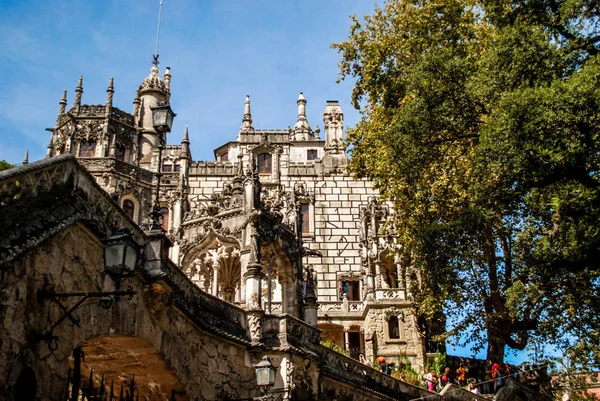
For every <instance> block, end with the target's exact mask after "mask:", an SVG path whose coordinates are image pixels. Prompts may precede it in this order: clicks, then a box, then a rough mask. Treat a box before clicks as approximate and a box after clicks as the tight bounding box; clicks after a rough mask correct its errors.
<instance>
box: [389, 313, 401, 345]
mask: <svg viewBox="0 0 600 401" xmlns="http://www.w3.org/2000/svg"><path fill="white" fill-rule="evenodd" d="M388 333H389V337H390V340H398V339H400V324H399V322H398V316H390V318H389V320H388Z"/></svg>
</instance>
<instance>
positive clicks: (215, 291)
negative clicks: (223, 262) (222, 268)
mask: <svg viewBox="0 0 600 401" xmlns="http://www.w3.org/2000/svg"><path fill="white" fill-rule="evenodd" d="M212 268H213V279H212V294H213V295H214V296H215V297H218V296H219V260H218V259H215V260H214V261H213V264H212Z"/></svg>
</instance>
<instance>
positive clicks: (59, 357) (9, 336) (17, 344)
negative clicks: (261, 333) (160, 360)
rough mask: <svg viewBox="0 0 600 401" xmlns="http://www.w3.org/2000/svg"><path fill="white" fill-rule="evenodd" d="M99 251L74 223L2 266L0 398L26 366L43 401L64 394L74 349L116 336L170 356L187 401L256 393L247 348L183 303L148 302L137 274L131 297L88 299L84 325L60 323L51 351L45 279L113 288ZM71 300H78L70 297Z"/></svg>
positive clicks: (69, 286) (72, 286)
mask: <svg viewBox="0 0 600 401" xmlns="http://www.w3.org/2000/svg"><path fill="white" fill-rule="evenodd" d="M102 257H103V256H102V245H101V243H100V242H99V240H98V238H97V237H96V236H95V235H94V234H93V233H92V232H90V231H89V230H88V229H87V228H86V227H84V226H82V225H79V224H77V225H74V226H71V227H69V228H67V229H65V230H63V231H61V232H59V233H58V234H56V235H55V236H54V237H52V238H50V239H48V240H46V241H44V242H43V243H42V244H41V245H40V246H38V247H37V248H34V249H32V250H30V251H27V252H26V253H25V254H24V255H22V256H21V257H20V258H19V259H17V260H15V261H14V262H13V263H12V264H11V266H10V268H9V269H8V270H6V271H4V272H3V273H4V277H3V280H2V283H1V288H2V304H1V309H0V313H1V315H0V317H1V318H0V323H1V326H0V356H1V359H2V360H3V361H9V362H8V363H1V364H0V377H7V378H9V380H8V381H7V382H4V383H5V384H0V399H6V400H11V396H12V395H11V391H12V389H11V387H12V386H14V384H15V382H16V378H17V376H18V375H19V373H20V371H21V370H22V369H23V367H25V366H28V367H31V368H32V369H33V371H34V372H35V374H36V377H37V383H38V397H39V399H40V401H51V400H59V399H60V397H61V396H63V395H64V393H65V389H66V378H67V372H68V366H69V356H70V355H71V352H72V350H73V349H74V348H75V347H78V346H80V345H82V344H84V343H86V342H88V341H90V340H92V339H95V338H101V337H110V336H113V335H120V336H123V335H125V336H129V337H135V338H141V339H143V340H145V341H147V342H148V343H150V344H151V345H152V346H153V347H154V348H155V349H156V350H157V351H159V352H160V353H161V354H162V355H164V357H165V359H166V360H167V361H168V362H169V364H170V366H171V367H172V369H173V372H174V373H175V375H176V376H177V377H178V378H179V380H180V381H181V384H182V386H183V388H184V389H185V392H186V395H187V397H189V399H194V400H196V399H198V400H214V399H218V398H219V397H223V396H225V395H230V396H232V397H247V396H250V395H252V391H256V389H255V385H254V369H253V367H252V364H251V362H250V357H249V355H248V353H247V351H246V348H245V347H243V346H241V345H240V344H235V343H232V342H229V341H226V340H224V339H221V338H217V337H215V336H213V335H210V334H208V333H205V332H202V331H200V330H198V329H197V327H195V326H194V325H193V324H192V323H191V322H190V320H189V318H187V317H186V316H185V315H184V314H183V313H182V312H181V311H179V310H178V309H175V308H170V307H166V306H167V305H164V306H163V307H162V308H161V307H160V303H158V304H157V302H152V301H150V302H148V301H147V300H145V297H144V287H145V286H144V284H143V282H142V280H141V278H140V277H139V276H136V277H134V278H131V279H129V280H128V281H126V283H125V285H131V286H132V287H133V288H134V290H135V291H137V293H136V295H134V297H133V298H132V299H131V300H127V299H126V298H121V299H120V300H119V302H117V303H115V304H113V305H112V307H110V308H109V309H104V308H102V307H101V306H100V304H99V303H97V302H96V303H89V304H88V305H84V306H82V307H81V308H80V309H79V310H78V311H77V312H75V313H74V315H75V316H77V317H78V318H79V319H80V322H79V325H80V326H81V327H72V326H71V324H69V322H68V321H64V322H62V323H61V324H60V325H58V327H57V328H56V329H55V331H54V333H53V334H54V335H57V336H59V338H60V340H59V343H58V349H57V350H56V351H54V352H53V353H50V351H49V349H48V347H47V346H46V344H45V343H40V342H36V341H35V339H34V335H35V333H44V332H45V331H46V330H47V329H48V328H49V327H50V326H51V325H52V324H53V323H54V322H56V321H57V319H58V318H60V316H61V313H60V309H59V308H58V306H57V305H56V304H54V303H53V302H52V301H49V300H46V301H44V302H43V303H40V302H38V300H37V299H36V298H37V297H36V295H37V292H38V290H40V289H42V288H43V285H44V277H48V279H49V282H50V284H52V285H54V286H55V291H56V292H59V293H60V292H73V291H77V292H87V291H101V290H104V291H111V290H114V289H115V288H114V283H113V282H112V280H111V279H110V278H109V277H107V276H105V275H104V274H102V270H103V259H102ZM165 287H167V286H166V285H165ZM146 288H147V287H146ZM167 290H168V288H167ZM71 302H74V300H67V301H65V303H67V304H69V305H71V304H72V303H71ZM148 305H151V306H152V307H153V308H152V310H153V312H152V311H150V309H149V307H148ZM148 368H149V369H152V367H151V366H149V367H148ZM183 399H185V398H183V395H182V397H181V400H183Z"/></svg>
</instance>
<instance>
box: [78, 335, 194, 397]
mask: <svg viewBox="0 0 600 401" xmlns="http://www.w3.org/2000/svg"><path fill="white" fill-rule="evenodd" d="M79 348H80V349H81V350H82V351H83V354H82V356H81V364H80V371H81V374H80V386H78V387H80V389H81V390H80V391H85V389H86V388H88V387H89V386H90V377H91V379H92V386H93V388H94V389H98V390H99V389H100V387H101V386H102V384H103V385H104V389H105V390H104V391H106V394H109V393H110V391H111V387H113V389H114V393H115V395H118V394H119V393H120V392H121V388H124V390H123V391H125V392H127V391H128V388H129V386H130V385H131V381H132V380H133V381H134V383H135V388H136V391H135V396H139V399H141V400H147V401H167V400H168V401H172V400H177V401H189V397H188V396H187V394H186V392H185V389H184V387H183V385H182V384H181V382H180V381H179V379H178V378H177V376H176V375H175V372H174V370H173V368H172V367H171V365H170V364H169V362H167V361H166V360H165V358H164V357H163V355H162V354H161V353H160V352H159V351H158V350H156V349H155V348H154V347H153V346H152V344H150V343H149V342H147V341H146V340H143V339H141V338H137V337H127V336H105V337H98V338H94V339H92V340H89V341H86V342H85V343H83V344H82V345H81V346H80V347H79ZM76 352H77V351H76ZM77 359H78V358H77V357H75V358H74V357H73V356H72V357H71V358H70V361H69V363H70V367H71V370H72V371H77V370H78V369H77V368H76V367H75V364H76V363H77V362H76V361H77ZM72 380H73V379H72ZM71 388H73V386H71Z"/></svg>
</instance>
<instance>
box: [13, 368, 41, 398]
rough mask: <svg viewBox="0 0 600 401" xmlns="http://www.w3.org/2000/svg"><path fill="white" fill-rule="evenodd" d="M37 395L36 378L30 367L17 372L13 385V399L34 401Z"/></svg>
mask: <svg viewBox="0 0 600 401" xmlns="http://www.w3.org/2000/svg"><path fill="white" fill-rule="evenodd" d="M36 396H37V379H36V378H35V373H34V372H33V370H32V369H31V368H25V369H23V370H22V371H21V373H20V374H19V377H18V378H17V383H16V385H15V398H14V399H15V400H19V401H35V400H36Z"/></svg>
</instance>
